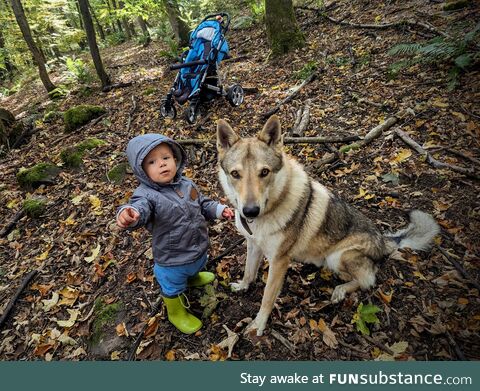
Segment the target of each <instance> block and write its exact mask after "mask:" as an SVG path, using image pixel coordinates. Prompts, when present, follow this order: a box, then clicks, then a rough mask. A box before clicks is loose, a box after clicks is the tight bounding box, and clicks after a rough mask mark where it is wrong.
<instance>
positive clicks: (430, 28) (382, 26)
mask: <svg viewBox="0 0 480 391" xmlns="http://www.w3.org/2000/svg"><path fill="white" fill-rule="evenodd" d="M318 15H320V16H321V17H322V18H325V19H327V20H329V21H330V22H332V23H335V24H340V25H342V26H348V27H353V28H362V29H388V28H391V27H402V26H412V27H421V28H424V29H425V30H427V31H429V32H431V33H435V34H437V35H441V36H443V37H449V35H448V34H447V33H445V32H443V31H440V30H438V29H436V28H435V27H433V26H431V25H429V24H426V23H422V22H417V21H416V20H401V21H399V22H392V23H383V24H358V23H351V22H345V21H343V20H337V19H334V18H332V17H330V16H328V15H326V14H324V13H321V12H318Z"/></svg>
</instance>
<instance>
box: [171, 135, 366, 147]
mask: <svg viewBox="0 0 480 391" xmlns="http://www.w3.org/2000/svg"><path fill="white" fill-rule="evenodd" d="M361 139H362V138H361V137H360V136H357V135H353V136H346V137H285V138H284V139H283V143H284V144H327V143H339V144H341V143H347V142H350V141H356V140H361ZM175 141H176V142H177V143H179V144H181V145H204V144H213V145H216V143H217V141H216V140H215V139H206V140H202V139H196V138H194V139H183V140H175Z"/></svg>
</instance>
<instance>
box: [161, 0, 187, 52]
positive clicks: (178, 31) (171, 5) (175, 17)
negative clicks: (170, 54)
mask: <svg viewBox="0 0 480 391" xmlns="http://www.w3.org/2000/svg"><path fill="white" fill-rule="evenodd" d="M162 1H163V5H164V6H165V9H166V10H167V14H168V20H169V21H170V25H171V26H172V30H173V33H174V34H175V39H176V41H177V42H178V45H179V46H180V47H183V46H188V44H189V40H190V34H189V32H190V29H189V27H188V26H187V24H186V23H185V22H184V21H183V20H182V19H181V18H180V10H179V9H178V4H177V1H176V0H162Z"/></svg>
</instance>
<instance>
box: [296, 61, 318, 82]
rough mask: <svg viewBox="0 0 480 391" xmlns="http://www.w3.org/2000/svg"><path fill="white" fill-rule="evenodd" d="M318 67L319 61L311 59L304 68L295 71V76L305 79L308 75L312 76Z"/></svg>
mask: <svg viewBox="0 0 480 391" xmlns="http://www.w3.org/2000/svg"><path fill="white" fill-rule="evenodd" d="M317 68H318V62H317V61H309V62H307V63H306V64H305V65H304V66H303V67H302V69H300V70H299V71H297V72H295V75H294V76H295V78H296V79H299V80H305V79H306V78H307V77H308V76H310V75H311V74H312V73H313V72H315V71H316V70H317Z"/></svg>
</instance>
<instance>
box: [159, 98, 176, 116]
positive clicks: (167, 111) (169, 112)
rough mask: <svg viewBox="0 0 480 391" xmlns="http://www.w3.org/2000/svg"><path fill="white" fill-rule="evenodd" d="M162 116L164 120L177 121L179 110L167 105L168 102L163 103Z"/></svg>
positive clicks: (161, 107)
mask: <svg viewBox="0 0 480 391" xmlns="http://www.w3.org/2000/svg"><path fill="white" fill-rule="evenodd" d="M168 106H170V107H168ZM160 114H161V115H162V117H163V118H171V119H175V118H176V117H177V109H176V108H175V106H174V105H173V104H170V105H167V102H165V101H163V102H162V104H161V106H160Z"/></svg>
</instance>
